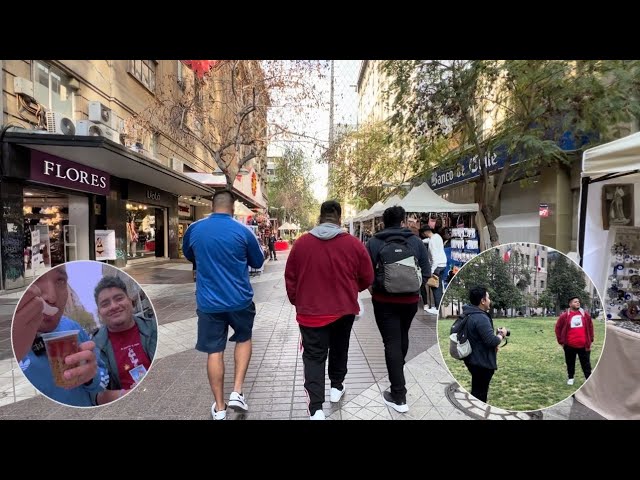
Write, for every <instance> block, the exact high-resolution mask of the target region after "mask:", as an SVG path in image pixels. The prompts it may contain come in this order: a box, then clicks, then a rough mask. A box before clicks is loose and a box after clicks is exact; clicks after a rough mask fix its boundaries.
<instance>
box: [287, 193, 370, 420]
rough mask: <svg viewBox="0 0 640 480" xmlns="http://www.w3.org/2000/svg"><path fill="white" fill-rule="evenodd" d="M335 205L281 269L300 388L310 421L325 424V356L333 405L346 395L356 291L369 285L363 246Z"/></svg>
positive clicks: (325, 210)
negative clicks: (295, 332)
mask: <svg viewBox="0 0 640 480" xmlns="http://www.w3.org/2000/svg"><path fill="white" fill-rule="evenodd" d="M341 215H342V209H341V208H340V204H339V203H338V202H336V201H335V200H329V201H326V202H324V203H323V204H322V206H321V207H320V224H319V225H318V226H317V227H315V228H314V229H313V230H311V232H310V233H309V234H308V235H303V236H301V237H300V238H298V240H296V242H295V244H294V246H293V248H292V250H291V253H290V254H289V258H288V259H287V266H286V268H285V273H284V278H285V282H286V287H287V295H288V297H289V301H290V302H291V304H292V305H294V306H295V307H296V314H297V315H296V319H297V320H298V323H299V324H300V333H301V335H302V346H303V348H304V351H303V353H302V360H303V362H304V388H305V390H306V392H307V396H308V402H309V415H310V418H311V420H324V418H325V416H324V412H323V411H322V403H323V402H324V385H325V383H324V382H325V378H324V369H325V363H326V361H327V353H328V355H329V379H330V380H331V402H333V403H337V402H339V401H340V399H341V398H342V396H343V395H344V392H345V390H346V388H345V385H344V383H343V382H344V377H345V376H346V374H347V359H348V353H349V337H350V336H351V328H352V327H353V321H354V319H355V316H356V315H357V314H358V312H359V310H360V308H359V306H358V292H361V291H363V290H365V289H366V288H367V287H369V285H371V283H372V282H373V267H372V265H371V260H370V258H369V255H368V254H367V251H366V250H365V248H364V245H362V243H361V242H360V241H359V240H358V239H357V238H356V237H353V236H351V235H349V234H348V233H346V232H344V231H342V229H341V228H340V225H341V221H340V217H341Z"/></svg>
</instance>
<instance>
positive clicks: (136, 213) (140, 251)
mask: <svg viewBox="0 0 640 480" xmlns="http://www.w3.org/2000/svg"><path fill="white" fill-rule="evenodd" d="M156 211H157V209H156V208H155V207H152V206H148V205H143V204H138V203H127V229H126V230H127V232H126V233H127V258H130V259H133V258H140V257H155V256H156V241H157V240H158V238H157V235H158V234H161V232H158V231H157V228H156Z"/></svg>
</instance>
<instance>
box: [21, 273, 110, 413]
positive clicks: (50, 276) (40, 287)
mask: <svg viewBox="0 0 640 480" xmlns="http://www.w3.org/2000/svg"><path fill="white" fill-rule="evenodd" d="M67 279H68V277H67V271H66V269H65V267H64V265H61V266H58V267H56V268H54V269H53V270H50V271H48V272H47V273H45V274H44V275H42V276H41V277H39V278H38V279H37V280H36V281H35V282H34V283H33V284H32V285H31V286H30V287H29V288H28V289H27V290H26V292H25V293H24V295H23V296H22V298H21V299H20V302H19V303H18V308H17V309H16V314H15V316H14V320H13V332H12V339H13V348H14V352H15V354H16V358H17V359H18V360H19V365H20V368H21V369H22V371H23V372H24V374H25V376H26V377H27V379H28V380H29V381H30V382H31V384H32V385H33V386H34V387H35V388H37V389H38V390H39V391H40V392H41V393H42V394H43V395H45V396H47V397H49V398H51V399H52V400H55V401H57V402H60V403H63V404H65V405H70V406H74V407H91V406H94V405H95V403H94V402H93V401H92V398H93V397H95V393H97V392H100V391H102V390H104V389H105V388H106V386H107V384H108V383H109V374H108V372H107V370H106V368H105V366H104V364H103V363H102V361H101V360H99V359H96V354H95V352H94V349H95V344H94V343H93V342H92V341H91V340H90V339H89V335H87V333H86V332H85V331H84V329H83V328H82V327H81V326H80V325H79V324H78V323H76V322H75V321H73V320H71V319H70V318H67V317H65V316H64V315H63V312H64V308H65V306H66V304H67V299H68V298H69V288H68V284H67ZM68 330H79V333H78V337H79V338H78V350H79V351H78V352H77V353H74V354H72V355H68V356H67V357H66V358H65V364H66V365H69V366H71V365H73V366H74V368H70V369H68V370H65V371H64V373H63V376H64V378H65V380H66V381H67V382H68V384H69V386H68V387H59V386H57V385H56V383H55V382H54V378H53V374H52V372H51V366H50V364H49V359H48V357H47V353H46V349H45V347H44V342H43V340H42V338H41V336H40V334H42V333H53V332H56V333H57V332H65V331H68ZM92 394H93V395H92Z"/></svg>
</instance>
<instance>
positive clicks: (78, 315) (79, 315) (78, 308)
mask: <svg viewBox="0 0 640 480" xmlns="http://www.w3.org/2000/svg"><path fill="white" fill-rule="evenodd" d="M64 314H65V315H66V316H67V317H69V318H70V319H71V320H75V321H76V322H78V323H79V324H80V326H82V328H84V330H85V331H86V332H87V333H91V332H93V330H95V329H96V328H97V325H96V320H95V318H94V317H93V315H92V314H91V313H90V312H88V311H87V310H85V309H84V307H83V306H82V305H74V306H73V307H72V308H69V309H66V310H65V312H64Z"/></svg>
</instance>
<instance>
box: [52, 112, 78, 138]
mask: <svg viewBox="0 0 640 480" xmlns="http://www.w3.org/2000/svg"><path fill="white" fill-rule="evenodd" d="M46 118H47V132H49V133H56V134H58V135H75V133H76V126H75V125H74V124H73V120H71V119H70V118H69V117H65V116H64V115H62V114H61V113H58V112H47V115H46Z"/></svg>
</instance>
